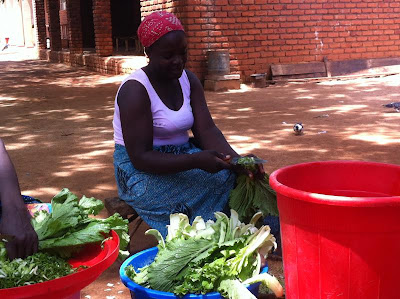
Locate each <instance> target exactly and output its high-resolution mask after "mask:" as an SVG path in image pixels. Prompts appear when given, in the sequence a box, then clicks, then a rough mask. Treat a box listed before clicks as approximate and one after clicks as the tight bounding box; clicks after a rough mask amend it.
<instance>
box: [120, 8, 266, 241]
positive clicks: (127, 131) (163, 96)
mask: <svg viewBox="0 0 400 299" xmlns="http://www.w3.org/2000/svg"><path fill="white" fill-rule="evenodd" d="M138 36H139V39H140V41H141V43H142V44H143V46H144V47H145V51H146V54H147V56H148V58H149V63H148V65H147V66H145V67H143V68H142V69H139V70H137V71H135V72H133V73H132V74H131V75H129V76H128V77H127V78H126V79H125V80H124V81H123V82H122V84H121V86H120V88H119V90H118V92H117V95H116V99H115V112H114V120H113V127H114V141H115V152H114V167H115V177H116V181H117V185H118V195H119V197H120V198H121V199H122V200H124V201H126V202H127V203H128V204H130V205H131V206H132V207H133V208H134V209H135V210H136V211H137V213H138V214H139V215H140V216H141V218H142V219H143V220H144V221H145V222H146V223H147V224H148V225H149V226H150V227H152V228H155V229H157V230H159V231H160V232H161V233H162V234H163V235H164V236H165V235H166V232H167V230H166V225H167V224H169V215H170V214H171V213H176V212H181V213H185V214H187V215H188V216H189V218H190V220H191V221H192V220H193V219H194V217H196V216H202V217H203V219H205V220H207V219H212V218H214V212H216V211H224V212H228V213H229V209H228V211H227V203H228V198H229V193H230V191H231V190H232V189H233V188H234V184H235V179H236V175H235V174H234V172H232V165H231V164H230V163H229V161H230V159H231V158H233V157H236V156H238V154H237V153H236V152H235V151H234V150H233V149H232V147H231V146H230V145H229V144H228V142H227V141H226V139H225V137H224V135H223V134H222V133H221V131H220V130H219V129H218V128H217V127H216V125H215V123H214V121H213V120H212V118H211V115H210V112H209V110H208V107H207V104H206V101H205V96H204V91H203V87H202V85H201V83H200V81H199V79H198V78H197V77H196V76H195V75H194V74H193V73H192V72H191V71H189V70H187V69H185V63H186V60H187V40H186V36H185V32H184V29H183V27H182V25H181V23H180V21H179V20H178V19H177V18H176V16H174V15H173V14H171V13H168V12H164V11H159V12H154V13H152V14H150V15H149V16H147V17H146V18H145V19H144V20H143V22H142V23H141V25H140V26H139V29H138ZM188 130H191V131H192V133H193V136H194V140H196V144H195V143H194V142H192V141H191V139H190V138H189V134H188ZM260 171H261V172H263V170H262V167H261V166H260Z"/></svg>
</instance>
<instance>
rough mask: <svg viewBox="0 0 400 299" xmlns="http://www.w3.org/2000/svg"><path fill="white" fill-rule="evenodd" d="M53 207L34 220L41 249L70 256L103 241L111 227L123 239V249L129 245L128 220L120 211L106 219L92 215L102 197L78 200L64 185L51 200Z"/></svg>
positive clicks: (100, 202) (99, 206) (99, 207)
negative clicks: (87, 246)
mask: <svg viewBox="0 0 400 299" xmlns="http://www.w3.org/2000/svg"><path fill="white" fill-rule="evenodd" d="M51 208H52V212H51V213H48V212H47V211H44V210H42V211H39V212H36V213H35V215H34V217H33V219H32V225H33V228H34V229H35V231H36V233H37V235H38V239H39V251H46V252H50V253H53V254H57V255H59V256H61V257H65V258H69V257H71V256H72V255H73V254H74V253H76V252H78V251H80V249H81V248H82V247H84V246H85V245H86V244H89V243H98V242H103V241H104V240H105V239H106V238H107V237H108V235H109V233H110V231H111V230H114V231H115V232H116V233H117V234H118V236H119V238H120V250H125V249H126V247H127V246H128V243H129V235H128V220H126V219H123V218H122V217H121V216H120V215H119V214H118V213H115V214H114V215H112V216H110V217H108V218H106V219H99V218H94V217H89V215H97V214H98V213H99V212H100V211H101V210H102V209H103V208H104V204H103V202H102V201H101V200H98V199H95V198H94V197H90V198H89V197H86V196H82V198H81V199H80V200H79V199H78V197H77V196H76V195H75V194H73V193H72V192H71V191H69V190H68V189H67V188H64V189H62V190H61V192H60V193H58V194H57V195H56V196H54V197H53V199H52V200H51ZM123 254H125V252H124V253H123Z"/></svg>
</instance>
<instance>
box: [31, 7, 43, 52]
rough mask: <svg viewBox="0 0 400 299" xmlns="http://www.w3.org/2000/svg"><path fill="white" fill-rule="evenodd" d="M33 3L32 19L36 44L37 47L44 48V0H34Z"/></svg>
mask: <svg viewBox="0 0 400 299" xmlns="http://www.w3.org/2000/svg"><path fill="white" fill-rule="evenodd" d="M32 5H33V20H34V26H35V28H36V31H35V33H36V46H37V48H38V49H46V19H45V8H44V0H35V1H33V2H32Z"/></svg>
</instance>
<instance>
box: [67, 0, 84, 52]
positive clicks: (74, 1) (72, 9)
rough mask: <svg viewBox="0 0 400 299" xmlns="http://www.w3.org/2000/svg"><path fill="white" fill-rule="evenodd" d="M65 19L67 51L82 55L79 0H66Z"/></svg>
mask: <svg viewBox="0 0 400 299" xmlns="http://www.w3.org/2000/svg"><path fill="white" fill-rule="evenodd" d="M67 18H68V35H69V50H70V52H71V53H82V52H83V43H82V22H81V6H80V1H79V0H67Z"/></svg>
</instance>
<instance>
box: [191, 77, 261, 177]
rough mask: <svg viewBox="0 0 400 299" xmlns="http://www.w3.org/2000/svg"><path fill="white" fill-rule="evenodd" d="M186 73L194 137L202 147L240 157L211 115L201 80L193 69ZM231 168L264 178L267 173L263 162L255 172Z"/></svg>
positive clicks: (239, 167) (235, 167)
mask: <svg viewBox="0 0 400 299" xmlns="http://www.w3.org/2000/svg"><path fill="white" fill-rule="evenodd" d="M186 73H187V75H188V78H189V81H190V89H191V92H190V104H191V106H192V109H193V115H194V120H195V121H194V124H193V127H192V132H193V136H194V138H195V139H196V141H197V142H199V144H200V147H201V148H202V149H209V150H215V151H218V152H220V153H224V154H225V155H229V156H230V158H234V157H238V156H239V154H238V153H236V151H235V150H234V149H233V148H232V147H231V146H230V145H229V143H228V141H227V140H226V139H225V136H224V135H223V134H222V132H221V131H220V129H218V127H217V126H216V125H215V123H214V121H213V119H212V117H211V114H210V111H209V109H208V107H207V102H206V99H205V95H204V89H203V86H202V85H201V82H200V80H199V79H198V78H197V76H196V75H195V74H193V73H192V72H191V71H188V70H186ZM248 156H254V155H248ZM231 169H232V170H234V171H235V172H237V173H245V174H247V175H248V176H250V177H253V176H254V175H256V176H257V177H260V178H263V177H264V173H265V172H264V168H263V166H262V164H258V167H257V170H256V171H255V173H254V174H253V173H252V172H251V171H249V170H246V169H244V168H243V167H241V166H239V165H236V166H233V167H232V168H231Z"/></svg>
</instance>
